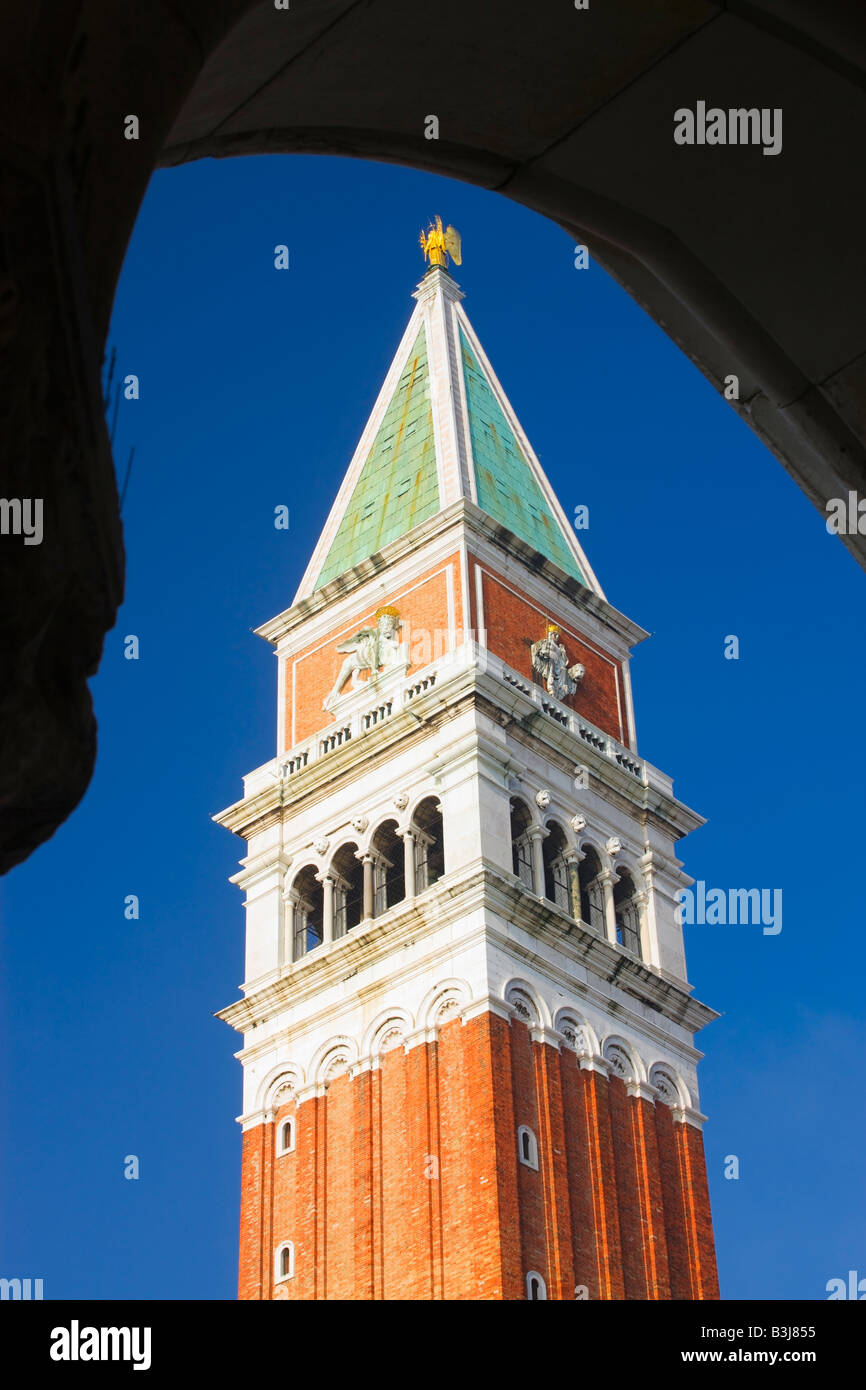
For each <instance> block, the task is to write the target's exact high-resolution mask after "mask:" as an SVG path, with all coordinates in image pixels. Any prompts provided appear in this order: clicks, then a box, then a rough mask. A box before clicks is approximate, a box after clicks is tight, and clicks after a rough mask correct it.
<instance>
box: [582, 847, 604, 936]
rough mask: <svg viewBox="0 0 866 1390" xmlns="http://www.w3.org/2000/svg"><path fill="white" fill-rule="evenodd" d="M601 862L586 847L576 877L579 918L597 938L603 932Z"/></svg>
mask: <svg viewBox="0 0 866 1390" xmlns="http://www.w3.org/2000/svg"><path fill="white" fill-rule="evenodd" d="M600 873H601V862H600V861H599V857H598V855H597V854H596V852H595V850H594V849H593V848H592V846H591V845H589V846H587V849H586V853H585V855H584V858H583V859H582V860H581V863H580V869H579V870H578V877H579V881H580V916H581V920H582V921H584V922H585V923H586V925H587V926H588V927H590V928H591V929H592V931H594V932H597V934H598V935H599V936H604V935H605V930H604V892H603V890H602V886H601V884H600V882H599V878H598V876H599V874H600Z"/></svg>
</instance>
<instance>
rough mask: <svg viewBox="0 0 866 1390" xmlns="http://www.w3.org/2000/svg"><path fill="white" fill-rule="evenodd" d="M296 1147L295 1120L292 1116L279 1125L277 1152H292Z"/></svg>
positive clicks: (280, 1154) (279, 1153)
mask: <svg viewBox="0 0 866 1390" xmlns="http://www.w3.org/2000/svg"><path fill="white" fill-rule="evenodd" d="M294 1147H295V1121H294V1119H292V1118H291V1117H289V1119H287V1120H281V1121H280V1124H279V1125H278V1126H277V1154H278V1155H279V1156H282V1154H288V1153H291V1152H292V1150H293V1149H294Z"/></svg>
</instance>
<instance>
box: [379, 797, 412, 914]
mask: <svg viewBox="0 0 866 1390" xmlns="http://www.w3.org/2000/svg"><path fill="white" fill-rule="evenodd" d="M371 849H372V851H373V855H374V858H373V916H374V917H381V915H382V913H383V912H387V911H388V908H389V907H393V906H394V904H395V903H400V902H402V901H403V899H404V898H405V896H406V875H405V871H404V867H403V865H404V857H405V851H404V849H403V841H402V840H401V839H400V837H399V835H398V834H397V822H396V821H395V820H386V821H384V822H383V824H382V825H380V826H379V828H378V829H377V831H376V833H375V835H374V836H373V840H372V844H371Z"/></svg>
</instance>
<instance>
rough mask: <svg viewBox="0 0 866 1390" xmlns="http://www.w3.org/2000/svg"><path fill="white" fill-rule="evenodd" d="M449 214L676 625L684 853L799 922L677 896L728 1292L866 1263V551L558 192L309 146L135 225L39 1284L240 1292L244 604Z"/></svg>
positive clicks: (39, 1109)
mask: <svg viewBox="0 0 866 1390" xmlns="http://www.w3.org/2000/svg"><path fill="white" fill-rule="evenodd" d="M436 212H441V214H442V216H443V217H444V218H445V220H446V221H452V222H454V223H455V224H456V225H457V226H458V227H459V228H460V231H461V232H462V234H463V243H464V265H463V266H462V268H461V269H460V270H459V271H457V272H456V274H457V278H458V279H459V281H460V283H461V285H462V286H463V288H464V290H465V291H466V295H467V298H466V301H465V305H466V309H467V312H468V313H469V316H470V318H471V319H472V322H473V324H474V326H475V328H476V330H477V332H478V334H479V335H480V338H481V341H482V343H483V344H484V346H485V348H486V351H487V353H488V355H489V356H490V358H491V360H492V362H493V365H494V368H495V370H496V371H497V374H498V375H499V377H500V379H501V381H502V383H503V385H504V387H505V389H506V391H507V392H508V394H509V396H510V398H511V401H512V403H513V405H514V406H515V409H516V410H517V413H518V416H519V417H520V419H521V422H522V424H523V426H524V428H525V429H526V431H527V433H528V435H529V438H530V439H531V441H532V443H533V445H534V447H535V450H536V452H537V453H538V455H539V457H540V458H541V461H542V464H543V466H544V467H545V469H546V471H547V473H548V476H549V477H550V479H551V481H552V483H553V485H554V487H555V489H556V491H557V493H558V495H559V497H560V499H561V501H562V503H563V505H564V507H565V509H566V512H568V513H569V514H571V513H573V510H574V507H575V506H576V505H577V504H579V503H583V504H585V505H587V506H588V507H589V516H590V526H589V529H588V531H585V532H582V533H581V537H580V539H581V542H582V543H583V545H584V547H585V549H586V551H587V553H588V555H589V558H590V561H591V563H592V565H593V567H594V569H595V571H596V573H597V575H598V576H599V579H600V582H601V583H602V585H603V587H604V588H605V591H606V593H607V596H608V598H609V599H610V601H611V602H612V603H613V604H614V605H615V606H616V607H618V608H620V609H621V610H622V611H624V612H625V613H627V614H628V615H629V616H630V617H632V618H633V619H635V620H636V621H637V622H639V623H641V624H642V625H643V626H644V627H646V628H647V629H649V631H650V632H651V633H652V634H653V635H652V637H651V638H650V639H649V640H647V641H646V642H644V643H643V644H642V645H641V646H639V647H638V649H637V652H636V655H635V659H634V661H633V663H632V673H633V680H634V689H635V700H636V712H637V728H638V739H639V747H640V751H641V753H642V754H643V756H644V757H646V758H648V759H649V760H650V761H651V762H653V763H655V764H656V765H657V766H658V767H660V768H662V769H663V770H664V771H665V772H667V773H670V774H671V775H673V777H674V779H675V788H676V791H677V793H678V795H679V796H680V797H681V799H683V800H684V801H686V802H687V803H689V804H690V805H692V806H694V807H695V808H696V809H697V810H699V811H700V812H701V813H702V814H703V815H704V816H706V817H707V819H708V824H707V825H706V826H704V827H703V828H701V829H700V830H698V831H696V832H695V833H694V834H693V835H692V836H690V837H689V838H688V839H687V840H685V841H683V842H681V844H680V850H679V852H680V857H681V858H682V859H683V861H684V864H685V868H686V871H687V872H688V873H689V874H691V875H692V877H694V878H695V879H704V880H705V882H706V883H707V884H708V885H711V886H720V887H724V888H729V887H746V888H748V887H763V888H769V889H773V888H781V889H782V891H783V904H784V908H783V914H784V915H783V928H782V931H781V933H780V934H779V935H777V936H765V935H763V933H762V932H761V929H760V927H755V926H733V927H731V926H728V927H708V926H703V927H702V926H692V927H687V928H686V950H687V956H688V963H689V977H690V979H691V981H692V983H693V985H694V987H695V993H696V994H697V996H698V997H699V998H701V999H702V1000H704V1001H705V1002H707V1003H708V1004H710V1005H712V1006H713V1007H715V1008H716V1009H718V1010H719V1011H720V1012H721V1013H722V1017H721V1019H720V1020H719V1021H718V1022H716V1023H714V1024H712V1025H710V1026H709V1027H708V1028H707V1029H706V1030H705V1031H704V1032H703V1033H702V1034H701V1035H699V1037H698V1043H699V1045H700V1046H701V1047H702V1048H703V1050H704V1051H705V1052H706V1060H705V1061H704V1062H703V1063H702V1065H701V1069H700V1079H701V1102H702V1107H703V1109H704V1111H705V1112H706V1113H707V1114H708V1115H709V1117H710V1119H709V1123H708V1124H707V1126H706V1129H705V1142H706V1146H707V1156H708V1165H709V1172H710V1182H711V1197H712V1203H713V1213H714V1219H715V1227H716V1237H717V1245H718V1254H719V1266H720V1275H721V1282H722V1293H723V1296H724V1297H727V1298H756V1299H764V1298H806V1299H821V1298H825V1297H826V1293H825V1285H826V1283H827V1280H828V1279H830V1278H833V1277H835V1276H842V1277H844V1276H846V1274H847V1271H848V1270H849V1269H852V1268H856V1269H858V1270H859V1271H860V1273H861V1275H862V1274H866V1242H864V1234H863V1233H864V1220H863V1218H864V1213H866V1196H864V1191H863V1185H862V1181H861V1168H862V1154H863V1151H864V1141H866V1134H864V1118H863V1107H862V1105H861V1104H860V1101H859V1092H860V1082H859V1068H858V1063H859V1059H860V1058H861V1057H862V1055H863V1053H864V1047H866V1027H864V1009H863V996H862V979H863V967H864V952H866V946H864V931H863V926H864V922H863V918H864V912H863V897H862V894H861V893H860V892H859V891H856V884H857V882H858V881H859V872H860V868H861V867H862V851H861V847H860V837H861V829H862V792H861V790H860V769H859V766H858V762H857V754H856V749H855V748H854V743H853V740H854V739H856V737H857V728H858V722H859V721H858V712H859V709H860V706H861V704H862V694H861V692H862V690H863V688H864V656H863V644H862V642H859V641H857V640H856V637H855V634H857V633H859V632H862V631H863V630H864V618H866V612H864V608H866V604H864V592H866V589H864V577H863V574H862V573H861V571H860V570H858V568H857V567H856V565H855V563H854V561H853V560H852V558H851V557H850V556H849V555H848V553H847V551H845V549H844V548H843V546H842V543H841V542H840V541H839V540H838V539H837V538H835V537H831V536H830V535H828V534H827V531H826V529H825V526H824V521H823V519H822V517H821V516H820V515H819V514H818V513H817V512H816V511H815V510H814V509H813V508H812V506H811V505H810V504H809V503H808V502H807V501H806V499H805V498H804V497H803V495H802V494H801V493H800V492H799V491H798V489H797V488H796V486H795V485H794V483H793V482H792V481H791V480H790V479H789V478H788V476H787V474H786V473H785V472H784V471H783V469H782V468H781V466H780V465H779V464H778V463H777V462H776V461H775V459H773V458H772V456H771V455H770V454H769V453H768V452H767V451H766V449H765V448H764V447H763V445H761V444H760V443H759V441H758V440H757V439H756V438H754V436H753V435H752V434H751V433H750V431H749V429H748V428H747V427H746V425H745V424H743V423H742V422H741V421H740V420H739V419H738V417H737V416H736V414H735V413H734V411H733V410H732V408H731V406H730V405H728V404H727V403H726V402H725V401H724V400H722V399H720V397H719V396H718V394H717V393H716V391H715V390H714V389H713V388H712V387H711V386H710V385H709V384H708V383H707V382H706V381H705V380H704V378H703V377H702V376H701V375H700V373H699V372H698V371H697V370H696V368H694V367H693V366H691V364H690V363H689V362H687V360H686V359H685V358H684V357H683V356H682V355H681V354H680V352H679V351H678V349H677V348H676V347H675V346H674V345H673V344H672V343H670V342H669V340H668V339H667V338H666V337H665V335H664V333H663V332H662V331H661V330H660V329H659V328H657V327H656V326H655V325H654V324H653V323H652V322H651V320H650V319H649V318H648V317H647V316H646V315H645V314H644V313H643V312H642V311H641V310H640V309H639V308H638V307H637V306H636V305H634V304H633V303H632V302H631V300H630V299H629V298H628V296H627V295H626V294H625V293H624V292H623V291H621V290H620V289H619V288H618V287H617V286H616V285H615V284H614V282H613V281H611V280H610V279H609V278H608V277H607V276H606V275H605V274H604V273H603V272H602V271H601V270H599V269H598V268H597V267H595V266H591V268H590V269H589V270H588V271H577V270H575V268H574V260H573V246H572V243H571V242H570V241H569V239H568V238H567V237H566V236H565V234H564V233H563V232H562V231H560V230H559V229H558V228H557V227H555V226H553V225H552V224H551V223H549V222H546V221H544V220H543V219H541V218H539V217H537V216H536V215H535V214H533V213H530V212H528V211H527V210H525V209H524V208H521V207H518V206H517V205H514V204H512V203H509V202H507V201H506V200H504V199H503V198H501V197H499V196H497V195H495V194H491V193H485V192H482V191H480V190H477V189H474V188H470V187H468V186H465V185H462V184H458V183H452V182H450V181H448V180H444V179H438V178H434V177H431V176H428V175H422V174H420V173H417V172H415V171H411V170H403V169H398V168H392V167H389V166H385V165H377V164H363V163H357V162H354V161H350V160H336V159H320V158H312V157H309V158H307V157H268V158H255V159H245V160H225V161H221V162H215V161H205V162H203V163H200V164H193V165H190V166H188V167H185V168H179V169H171V170H165V171H162V172H159V173H157V174H156V175H155V176H154V178H153V181H152V183H151V186H150V189H149V191H148V194H147V197H146V199H145V202H144V205H143V207H142V211H141V215H140V217H139V220H138V223H137V226H136V229H135V232H134V235H133V238H132V241H131V244H130V248H129V252H128V255H127V259H126V264H125V267H124V271H123V274H122V277H121V280H120V284H119V288H118V292H117V299H116V303H115V310H114V318H113V324H112V331H111V338H110V341H111V343H113V344H116V346H117V350H118V372H119V373H120V374H121V375H126V374H127V373H130V372H132V373H135V374H137V375H138V376H139V378H140V382H141V398H140V400H138V401H130V402H122V403H121V406H120V412H119V418H118V427H117V440H116V458H117V465H118V470H119V472H120V474H121V476H122V474H123V471H124V467H125V463H126V458H127V455H128V453H129V448H130V446H131V445H133V444H134V445H135V448H136V454H135V462H134V465H133V470H132V476H131V481H130V484H129V490H128V495H127V500H126V504H125V508H124V526H125V534H126V546H127V556H128V566H127V591H126V601H125V604H124V607H123V609H122V611H121V615H120V618H119V621H118V624H117V626H116V627H115V629H114V630H113V631H112V632H111V633H110V634H109V635H108V638H107V641H106V646H105V653H104V656H103V661H102V666H101V668H100V671H99V673H98V675H97V676H96V677H95V678H94V679H93V681H92V690H93V697H94V701H95V706H96V712H97V717H98V720H99V756H98V762H97V768H96V773H95V776H94V779H93V782H92V783H91V786H90V788H89V790H88V792H87V794H86V796H85V798H84V800H83V802H82V804H81V805H80V806H79V808H78V809H77V810H76V811H75V812H74V814H73V815H72V817H71V818H70V819H69V820H68V821H67V822H66V823H65V824H64V825H63V826H62V827H61V828H60V830H59V831H58V832H57V834H56V835H55V836H54V838H53V839H52V840H51V841H50V842H49V843H48V844H47V845H45V846H43V847H42V848H41V849H40V850H38V851H37V853H36V854H35V855H34V856H33V857H32V858H31V859H30V860H29V861H27V862H26V863H25V864H23V865H22V866H20V867H19V868H17V869H16V870H14V871H13V872H12V873H11V874H10V875H9V876H8V877H7V878H6V879H5V880H3V882H2V884H0V912H2V937H0V942H2V946H0V949H2V981H3V982H2V985H0V990H2V1024H0V1027H2V1034H0V1039H2V1045H3V1056H4V1068H3V1071H4V1076H3V1080H2V1085H3V1092H2V1096H3V1111H4V1112H5V1114H4V1120H5V1122H4V1124H3V1126H2V1129H3V1134H2V1138H0V1145H2V1171H3V1174H4V1182H3V1190H2V1197H0V1211H2V1226H0V1264H2V1268H0V1274H3V1275H6V1276H7V1277H12V1276H16V1275H17V1276H19V1277H27V1276H31V1277H42V1278H43V1279H44V1281H45V1296H46V1297H49V1298H64V1297H65V1298H109V1297H116V1298H169V1299H173V1298H232V1297H234V1294H235V1288H236V1254H237V1219H238V1193H239V1154H240V1131H239V1126H237V1125H235V1124H234V1117H235V1116H236V1115H237V1114H238V1113H239V1110H240V1103H241V1100H240V1098H241V1073H240V1066H239V1064H238V1063H237V1062H236V1061H235V1060H234V1059H233V1055H232V1054H233V1052H234V1051H235V1050H236V1049H237V1047H238V1046H239V1045H240V1038H239V1035H237V1034H235V1033H233V1032H232V1031H230V1030H229V1029H228V1028H227V1027H226V1026H225V1025H224V1024H222V1023H220V1022H219V1021H218V1020H216V1019H214V1018H213V1016H212V1015H213V1012H214V1010H216V1009H218V1008H221V1007H223V1006H225V1005H226V1004H228V1003H230V1002H232V1001H233V1000H234V999H235V998H236V997H237V994H238V988H237V987H238V983H239V981H240V979H241V978H242V965H243V926H244V920H243V911H242V908H241V894H240V893H239V892H238V890H237V889H236V888H234V887H232V886H231V885H230V884H228V883H227V881H226V880H227V878H228V876H229V875H230V874H231V873H233V872H235V870H236V868H237V860H238V858H239V857H240V855H241V854H242V852H243V845H242V842H241V841H239V840H237V839H235V838H234V837H233V836H231V835H229V833H228V832H227V831H225V830H223V829H221V828H220V827H218V826H216V825H214V824H213V823H212V821H211V819H210V817H211V815H212V814H213V813H214V812H216V811H218V810H220V809H221V808H223V807H224V806H227V805H228V804H230V803H231V802H232V801H235V800H236V799H238V797H239V796H240V795H241V780H240V779H241V777H242V775H243V774H244V773H245V772H248V771H250V770H251V769H252V768H254V767H256V766H258V765H259V764H261V763H263V762H265V761H266V760H267V759H268V758H270V757H271V756H272V755H273V753H274V751H275V738H276V663H275V661H274V658H273V655H272V653H271V649H270V648H269V646H268V645H267V644H265V643H264V642H262V641H261V640H260V639H259V638H257V637H254V636H253V635H252V632H251V629H252V628H254V627H255V626H257V625H258V624H259V623H261V622H263V621H265V620H266V619H268V618H270V617H272V616H273V615H274V614H276V613H278V612H280V611H281V610H282V609H283V608H285V607H287V606H288V605H289V603H290V602H291V599H292V596H293V594H294V590H295V588H296V585H297V582H298V580H299V578H300V575H301V573H302V571H303V569H304V567H305V565H306V562H307V559H308V557H309V553H310V551H311V550H312V547H313V545H314V543H315V540H316V538H317V536H318V533H319V530H320V528H321V526H322V524H323V523H324V520H325V517H326V515H327V512H328V509H329V507H330V505H331V502H332V500H333V496H334V493H335V492H336V489H337V487H338V485H339V482H340V480H341V478H342V474H343V472H344V470H345V468H346V466H347V465H348V462H349V459H350V457H351V455H352V452H353V450H354V447H355V444H356V443H357V439H358V436H359V435H360V432H361V429H362V426H363V424H364V421H365V419H366V416H367V413H368V412H369V410H370V408H371V406H372V404H373V401H374V399H375V396H376V393H377V391H378V389H379V386H380V384H381V381H382V378H383V376H384V374H385V371H386V370H387V367H388V364H389V362H390V359H391V356H392V354H393V352H394V350H395V348H396V346H397V343H398V341H399V338H400V336H401V334H402V331H403V328H404V326H405V323H406V320H407V318H408V316H409V313H410V311H411V309H412V307H413V303H412V300H411V298H410V295H411V292H412V290H413V289H414V287H415V284H416V283H417V281H418V279H419V278H420V276H421V274H422V272H423V262H422V259H421V256H420V252H419V250H418V247H417V236H418V231H419V229H420V227H421V226H422V225H426V223H427V221H428V219H429V218H430V217H432V215H433V214H434V213H436ZM279 243H285V244H287V245H288V246H289V248H290V262H291V268H290V270H288V271H285V272H280V271H276V270H275V269H274V255H273V250H274V246H275V245H277V244H279ZM279 504H284V505H287V506H288V507H289V508H290V513H291V526H290V529H289V531H288V532H282V531H276V530H275V529H274V527H273V515H274V507H275V506H277V505H279ZM128 633H135V634H136V635H137V636H138V637H139V640H140V644H141V657H140V660H139V661H137V662H132V661H126V660H124V659H123V638H124V636H125V635H126V634H128ZM728 634H736V635H737V636H738V637H739V639H740V657H739V660H737V661H728V660H725V659H724V655H723V652H724V642H725V638H726V636H727V635H728ZM130 893H135V894H137V895H138V896H139V898H140V901H141V916H140V919H139V920H138V921H127V920H126V919H125V918H124V898H125V896H126V895H127V894H130ZM127 1154H136V1155H138V1157H139V1161H140V1171H141V1176H140V1179H139V1180H138V1181H137V1182H130V1181H127V1180H125V1179H124V1176H123V1166H124V1158H125V1156H126V1155H127ZM729 1154H736V1155H737V1156H738V1158H739V1160H740V1178H739V1180H738V1181H726V1180H725V1179H724V1177H723V1167H724V1160H725V1156H726V1155H729Z"/></svg>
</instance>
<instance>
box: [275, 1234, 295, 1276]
mask: <svg viewBox="0 0 866 1390" xmlns="http://www.w3.org/2000/svg"><path fill="white" fill-rule="evenodd" d="M294 1272H295V1247H294V1245H293V1244H292V1242H291V1241H290V1240H286V1241H283V1244H282V1245H281V1246H279V1247H278V1249H277V1253H276V1256H275V1257H274V1278H275V1279H276V1280H277V1281H279V1280H280V1279H291V1278H292V1276H293V1275H294Z"/></svg>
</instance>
